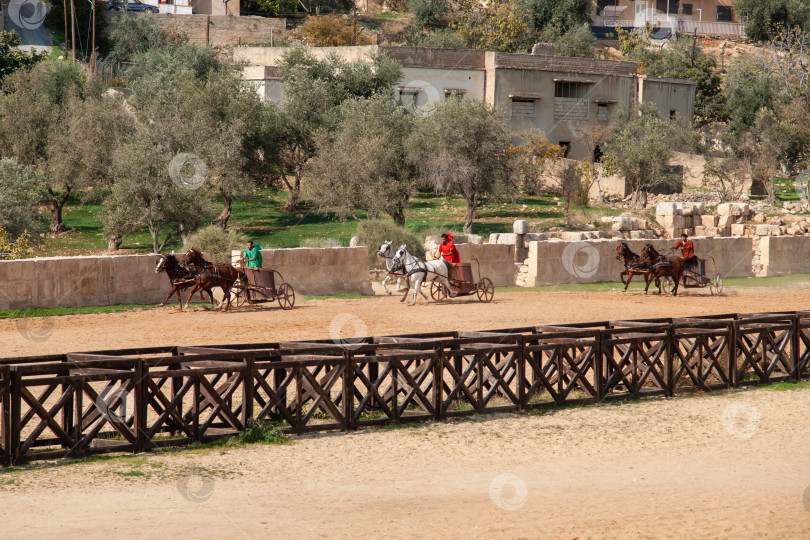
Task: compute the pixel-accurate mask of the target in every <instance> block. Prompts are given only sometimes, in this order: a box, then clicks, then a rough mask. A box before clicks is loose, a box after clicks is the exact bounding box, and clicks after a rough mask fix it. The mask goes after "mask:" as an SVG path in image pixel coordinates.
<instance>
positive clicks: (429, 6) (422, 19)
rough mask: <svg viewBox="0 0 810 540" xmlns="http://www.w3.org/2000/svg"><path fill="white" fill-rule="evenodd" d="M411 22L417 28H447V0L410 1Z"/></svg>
mask: <svg viewBox="0 0 810 540" xmlns="http://www.w3.org/2000/svg"><path fill="white" fill-rule="evenodd" d="M410 7H411V14H412V15H413V22H414V24H416V25H417V26H423V27H427V28H441V27H443V26H447V22H448V20H447V19H448V14H449V11H450V10H449V9H448V6H447V0H410Z"/></svg>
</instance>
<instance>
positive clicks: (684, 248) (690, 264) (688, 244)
mask: <svg viewBox="0 0 810 540" xmlns="http://www.w3.org/2000/svg"><path fill="white" fill-rule="evenodd" d="M678 248H680V249H681V260H683V262H684V264H685V265H686V268H687V269H694V267H695V263H696V262H697V257H695V247H694V246H693V245H692V241H691V240H689V236H688V235H687V234H686V233H683V234H682V235H681V239H680V240H679V241H678V243H677V244H675V245H674V246H673V247H672V249H678Z"/></svg>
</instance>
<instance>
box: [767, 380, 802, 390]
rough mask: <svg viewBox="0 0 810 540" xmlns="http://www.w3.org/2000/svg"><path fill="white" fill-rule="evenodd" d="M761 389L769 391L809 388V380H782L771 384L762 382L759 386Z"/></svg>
mask: <svg viewBox="0 0 810 540" xmlns="http://www.w3.org/2000/svg"><path fill="white" fill-rule="evenodd" d="M759 388H762V389H763V390H768V391H771V392H784V391H785V390H803V389H805V388H810V381H783V382H778V383H773V384H763V385H762V386H759Z"/></svg>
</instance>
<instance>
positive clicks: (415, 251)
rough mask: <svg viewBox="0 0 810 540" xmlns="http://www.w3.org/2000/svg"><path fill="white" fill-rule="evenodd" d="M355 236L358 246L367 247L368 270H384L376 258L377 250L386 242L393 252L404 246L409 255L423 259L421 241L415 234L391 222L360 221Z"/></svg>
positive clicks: (423, 251) (379, 260)
mask: <svg viewBox="0 0 810 540" xmlns="http://www.w3.org/2000/svg"><path fill="white" fill-rule="evenodd" d="M357 236H358V238H359V240H360V245H362V246H368V264H369V268H384V266H385V265H384V264H383V261H382V260H381V259H378V258H377V250H378V249H379V248H380V244H382V243H383V242H385V241H386V240H391V242H392V243H391V247H392V248H393V249H394V250H396V249H397V248H398V247H399V246H401V245H402V244H405V245H406V246H408V252H409V253H410V254H411V255H414V256H415V257H419V258H420V259H424V258H425V248H424V247H423V246H422V244H423V239H422V238H420V236H419V235H417V234H416V233H413V232H411V231H407V230H405V229H404V228H403V227H399V226H397V225H395V224H394V223H393V222H391V221H361V222H360V225H359V226H358V227H357Z"/></svg>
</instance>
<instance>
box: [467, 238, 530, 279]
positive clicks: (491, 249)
mask: <svg viewBox="0 0 810 540" xmlns="http://www.w3.org/2000/svg"><path fill="white" fill-rule="evenodd" d="M456 247H457V248H458V254H459V256H460V257H461V260H462V261H465V262H467V261H472V260H473V259H478V262H479V264H480V265H481V269H480V272H481V273H480V276H479V275H478V273H477V272H478V268H477V266H478V265H476V264H475V262H473V263H472V269H473V279H479V278H484V277H486V278H489V279H491V280H492V283H493V285H495V286H496V287H511V286H513V285H514V284H515V274H516V273H517V267H516V266H515V261H514V253H515V246H514V245H511V246H510V245H504V244H457V245H456Z"/></svg>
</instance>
